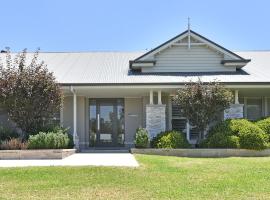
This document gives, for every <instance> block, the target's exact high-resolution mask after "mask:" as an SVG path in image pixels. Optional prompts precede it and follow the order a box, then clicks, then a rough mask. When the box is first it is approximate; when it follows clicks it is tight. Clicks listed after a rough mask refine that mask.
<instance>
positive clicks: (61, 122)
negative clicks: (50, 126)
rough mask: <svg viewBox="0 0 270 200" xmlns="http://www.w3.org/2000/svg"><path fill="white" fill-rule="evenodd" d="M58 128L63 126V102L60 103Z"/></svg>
mask: <svg viewBox="0 0 270 200" xmlns="http://www.w3.org/2000/svg"><path fill="white" fill-rule="evenodd" d="M60 126H61V127H63V126H64V100H62V101H61V107H60Z"/></svg>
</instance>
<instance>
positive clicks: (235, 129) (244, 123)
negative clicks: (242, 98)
mask: <svg viewBox="0 0 270 200" xmlns="http://www.w3.org/2000/svg"><path fill="white" fill-rule="evenodd" d="M252 125H253V123H252V122H250V121H248V120H247V119H231V120H230V123H229V126H230V129H231V131H232V133H233V135H239V132H240V130H241V129H242V128H243V127H248V126H252Z"/></svg>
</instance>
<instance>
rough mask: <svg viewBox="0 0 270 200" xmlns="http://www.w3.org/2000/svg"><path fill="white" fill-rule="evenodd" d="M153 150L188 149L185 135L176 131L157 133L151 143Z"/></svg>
mask: <svg viewBox="0 0 270 200" xmlns="http://www.w3.org/2000/svg"><path fill="white" fill-rule="evenodd" d="M151 147H153V148H170V149H175V148H188V147H190V145H189V143H188V141H187V139H186V137H185V135H184V134H183V133H181V132H178V131H166V132H161V133H159V134H158V135H157V136H156V137H154V138H153V139H152V141H151Z"/></svg>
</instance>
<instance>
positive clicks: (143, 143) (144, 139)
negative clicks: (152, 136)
mask: <svg viewBox="0 0 270 200" xmlns="http://www.w3.org/2000/svg"><path fill="white" fill-rule="evenodd" d="M148 143H149V136H148V132H147V130H146V129H144V128H138V129H137V130H136V135H135V146H136V147H137V148H146V147H148Z"/></svg>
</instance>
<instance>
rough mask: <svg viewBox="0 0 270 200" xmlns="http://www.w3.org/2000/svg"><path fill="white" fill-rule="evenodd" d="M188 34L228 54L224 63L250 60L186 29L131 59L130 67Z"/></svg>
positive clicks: (144, 60)
mask: <svg viewBox="0 0 270 200" xmlns="http://www.w3.org/2000/svg"><path fill="white" fill-rule="evenodd" d="M188 34H190V35H191V36H193V37H196V38H197V39H199V40H202V41H203V42H204V43H206V44H208V45H211V47H212V48H213V49H215V50H217V51H220V52H222V53H224V54H226V55H228V57H229V58H230V59H228V60H227V59H226V60H224V61H222V64H223V62H224V63H228V62H230V61H232V63H233V62H234V63H248V62H250V59H245V58H243V57H241V56H239V55H237V54H236V53H234V52H232V51H230V50H228V49H226V48H224V47H222V46H220V45H219V44H217V43H215V42H213V41H211V40H209V39H207V38H206V37H204V36H202V35H200V34H198V33H196V32H195V31H192V30H190V31H188V30H186V31H184V32H182V33H180V34H179V35H177V36H175V37H173V38H172V39H170V40H168V41H166V42H164V43H163V44H161V45H159V46H157V47H156V48H154V49H152V50H150V51H148V52H146V53H145V54H143V55H141V56H139V57H138V58H136V59H134V60H131V61H130V68H131V69H132V68H133V64H135V63H136V64H138V63H145V62H146V61H147V60H148V58H149V57H150V56H151V55H154V54H157V53H158V52H160V51H161V50H163V49H164V48H168V47H170V46H171V45H172V44H174V43H175V42H176V41H178V40H180V39H182V38H184V37H186V36H188ZM151 61H152V63H154V60H149V61H148V62H151Z"/></svg>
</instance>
